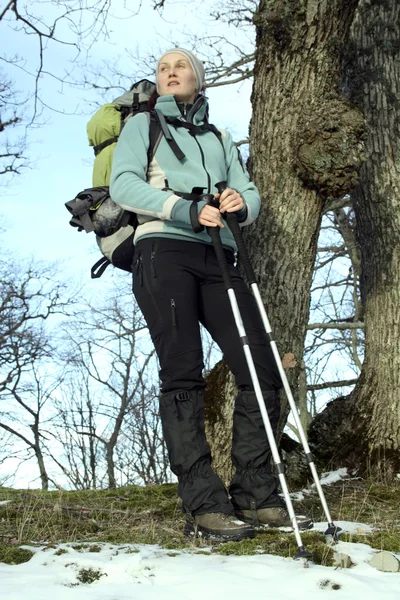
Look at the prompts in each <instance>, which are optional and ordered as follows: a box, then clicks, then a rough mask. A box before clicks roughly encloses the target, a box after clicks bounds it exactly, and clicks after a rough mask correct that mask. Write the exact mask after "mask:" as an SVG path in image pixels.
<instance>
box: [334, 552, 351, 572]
mask: <svg viewBox="0 0 400 600" xmlns="http://www.w3.org/2000/svg"><path fill="white" fill-rule="evenodd" d="M352 564H353V563H352V562H351V558H350V556H349V555H348V554H344V553H343V552H334V554H333V566H334V567H340V568H341V569H350V567H351V566H352Z"/></svg>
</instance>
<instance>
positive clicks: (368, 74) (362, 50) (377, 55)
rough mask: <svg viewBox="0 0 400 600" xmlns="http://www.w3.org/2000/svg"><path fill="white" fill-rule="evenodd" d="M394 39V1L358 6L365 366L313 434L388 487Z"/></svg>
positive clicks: (395, 283)
mask: <svg viewBox="0 0 400 600" xmlns="http://www.w3.org/2000/svg"><path fill="white" fill-rule="evenodd" d="M399 31H400V5H399V3H398V0H381V1H375V2H367V1H363V2H362V4H361V5H360V9H359V11H358V13H357V17H356V19H355V21H354V26H353V30H352V38H351V42H350V47H349V61H348V67H349V71H348V73H347V74H346V75H347V77H346V88H347V89H348V90H349V93H350V97H351V100H352V101H353V102H355V103H357V104H358V105H359V106H360V108H361V109H362V110H363V111H364V113H365V115H366V117H367V122H368V126H369V132H368V138H367V152H368V160H367V162H366V163H365V164H364V165H363V167H362V169H361V172H360V183H359V185H358V186H357V187H356V188H355V190H354V192H353V193H352V200H353V203H354V209H355V213H356V219H357V235H358V240H359V243H360V247H361V259H362V262H361V296H362V301H363V306H364V319H365V336H366V346H365V360H364V364H363V367H362V372H361V376H360V379H359V382H358V384H357V385H356V388H355V390H354V392H353V394H352V395H351V398H349V399H347V400H344V399H341V400H340V402H339V401H335V402H334V403H332V404H331V405H330V406H329V407H328V410H327V414H326V415H324V416H323V417H322V416H321V418H320V419H319V420H318V421H317V422H316V423H315V424H314V425H313V430H312V439H313V441H314V443H319V442H320V441H321V438H322V437H323V436H322V433H321V432H318V429H320V427H321V424H323V423H331V425H330V427H329V429H328V430H327V431H328V432H329V437H330V440H329V443H330V444H331V445H332V448H331V452H332V454H333V456H334V458H335V461H336V463H338V462H340V463H343V462H344V461H346V462H347V463H348V464H349V465H351V466H354V467H357V468H358V470H359V472H360V473H362V472H369V473H370V474H371V475H374V476H378V477H383V478H386V479H390V478H392V477H393V476H394V474H395V473H398V472H399V471H400V318H399V314H400V308H399V307H400V268H399V266H400V101H399V98H400V44H399ZM339 404H340V406H341V407H345V405H346V404H347V405H348V407H350V410H349V408H348V407H347V408H346V411H347V412H349V414H350V415H351V418H350V419H349V421H348V422H347V423H346V422H340V420H338V419H336V420H335V419H334V417H333V415H334V413H335V412H336V411H335V408H338V405H339ZM339 408H340V407H339ZM332 418H333V419H334V420H333V422H332ZM324 454H325V455H326V452H324Z"/></svg>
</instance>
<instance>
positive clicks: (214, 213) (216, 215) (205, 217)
mask: <svg viewBox="0 0 400 600" xmlns="http://www.w3.org/2000/svg"><path fill="white" fill-rule="evenodd" d="M199 223H200V224H201V225H204V226H205V227H220V228H221V229H222V228H223V227H224V224H223V222H222V218H221V213H220V212H219V209H218V208H214V206H210V205H209V204H206V205H205V206H203V208H202V209H201V211H200V212H199Z"/></svg>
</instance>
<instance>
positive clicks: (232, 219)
mask: <svg viewBox="0 0 400 600" xmlns="http://www.w3.org/2000/svg"><path fill="white" fill-rule="evenodd" d="M226 222H227V223H228V227H229V229H230V230H231V232H232V235H233V237H234V238H235V242H236V245H237V247H238V253H239V256H240V260H241V262H242V264H243V267H244V272H245V273H246V277H247V280H248V282H249V284H250V285H251V284H252V283H257V279H256V275H255V273H254V269H253V266H252V264H251V262H250V258H249V253H248V252H247V248H246V246H245V243H244V240H243V236H242V230H241V229H240V226H239V220H238V217H237V215H236V214H235V213H227V214H226Z"/></svg>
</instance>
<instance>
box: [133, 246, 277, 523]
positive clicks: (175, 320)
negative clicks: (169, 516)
mask: <svg viewBox="0 0 400 600" xmlns="http://www.w3.org/2000/svg"><path fill="white" fill-rule="evenodd" d="M225 253H226V257H227V261H228V266H229V272H230V275H231V278H232V282H233V286H234V290H235V293H236V297H237V301H238V304H239V308H240V312H241V315H242V319H243V323H244V327H245V329H246V333H247V337H248V339H249V344H250V348H251V352H252V356H253V360H254V364H255V367H256V371H257V374H258V378H259V381H260V386H261V389H262V390H263V395H264V399H265V404H266V408H267V411H268V413H269V416H270V419H271V420H272V421H274V423H275V424H276V423H277V418H276V417H277V415H278V418H279V398H278V394H277V391H278V390H279V389H280V387H281V385H282V384H281V379H280V376H279V371H278V369H277V367H276V364H275V360H274V358H273V354H272V350H271V348H270V344H269V341H268V339H267V336H266V333H265V330H264V327H263V324H262V321H261V317H260V314H259V311H258V308H257V305H256V302H255V299H254V297H253V295H252V293H251V292H250V291H249V289H248V287H247V285H246V284H245V282H244V281H243V279H242V277H241V276H240V274H239V272H238V270H237V269H236V268H235V266H234V256H233V252H231V251H229V250H226V252H225ZM133 274H134V280H133V282H134V285H133V290H134V294H135V297H136V300H137V302H138V304H139V307H140V309H141V310H142V312H143V315H144V317H145V320H146V322H147V325H148V328H149V331H150V335H151V338H152V340H153V343H154V346H155V348H156V352H157V355H158V359H159V363H160V372H159V374H160V379H161V396H160V414H161V420H162V425H163V432H164V437H165V440H166V444H167V448H168V453H169V459H170V464H171V470H172V471H173V472H174V473H175V474H176V475H177V477H178V480H179V494H180V496H181V498H182V501H183V504H184V507H185V509H186V510H187V511H189V512H191V513H192V514H196V513H197V514H200V513H206V512H226V513H232V512H233V510H234V507H235V508H242V509H247V508H251V507H252V506H253V507H254V503H255V505H256V507H257V508H261V507H263V506H277V505H281V504H282V502H281V500H280V498H279V496H278V495H277V489H276V488H277V485H276V479H275V477H274V476H273V475H272V473H271V467H270V456H271V453H270V449H269V444H268V441H267V437H266V433H265V430H264V425H263V423H262V418H261V413H260V410H259V408H258V403H257V399H256V398H255V394H254V388H253V385H252V381H251V377H250V373H249V369H248V367H247V362H246V359H245V356H244V353H243V347H242V345H241V342H240V339H239V335H238V332H237V328H236V324H235V321H234V318H233V314H232V309H231V306H230V302H229V298H228V294H227V292H226V290H225V287H224V284H223V280H222V275H221V270H220V268H219V265H218V262H217V259H216V255H215V252H214V249H213V247H212V246H210V245H207V244H200V243H196V242H186V241H181V240H173V239H166V238H148V239H144V240H140V241H139V242H138V243H137V245H136V249H135V256H134V262H133ZM199 322H200V323H202V324H203V325H204V327H205V328H206V329H207V330H208V332H209V333H210V335H211V337H212V338H213V340H214V341H215V342H216V343H217V344H218V346H219V347H220V349H221V351H222V352H223V355H224V359H225V361H226V362H227V364H228V366H229V368H230V370H231V371H232V373H233V375H234V377H235V381H236V385H237V387H238V388H239V390H240V392H239V394H238V397H237V399H236V404H235V412H234V423H233V443H232V459H233V462H234V465H235V466H236V475H235V477H234V479H233V481H232V485H231V488H230V493H231V496H232V502H230V501H229V498H228V495H227V492H226V490H225V488H224V485H223V483H222V481H221V480H220V479H219V478H218V477H217V475H216V474H215V473H214V471H213V470H212V468H211V455H210V448H209V446H208V444H207V441H206V439H205V433H204V401H203V394H202V393H201V391H202V390H203V388H204V387H205V381H204V378H203V375H202V371H203V367H204V364H203V351H202V344H201V337H200V327H199Z"/></svg>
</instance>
